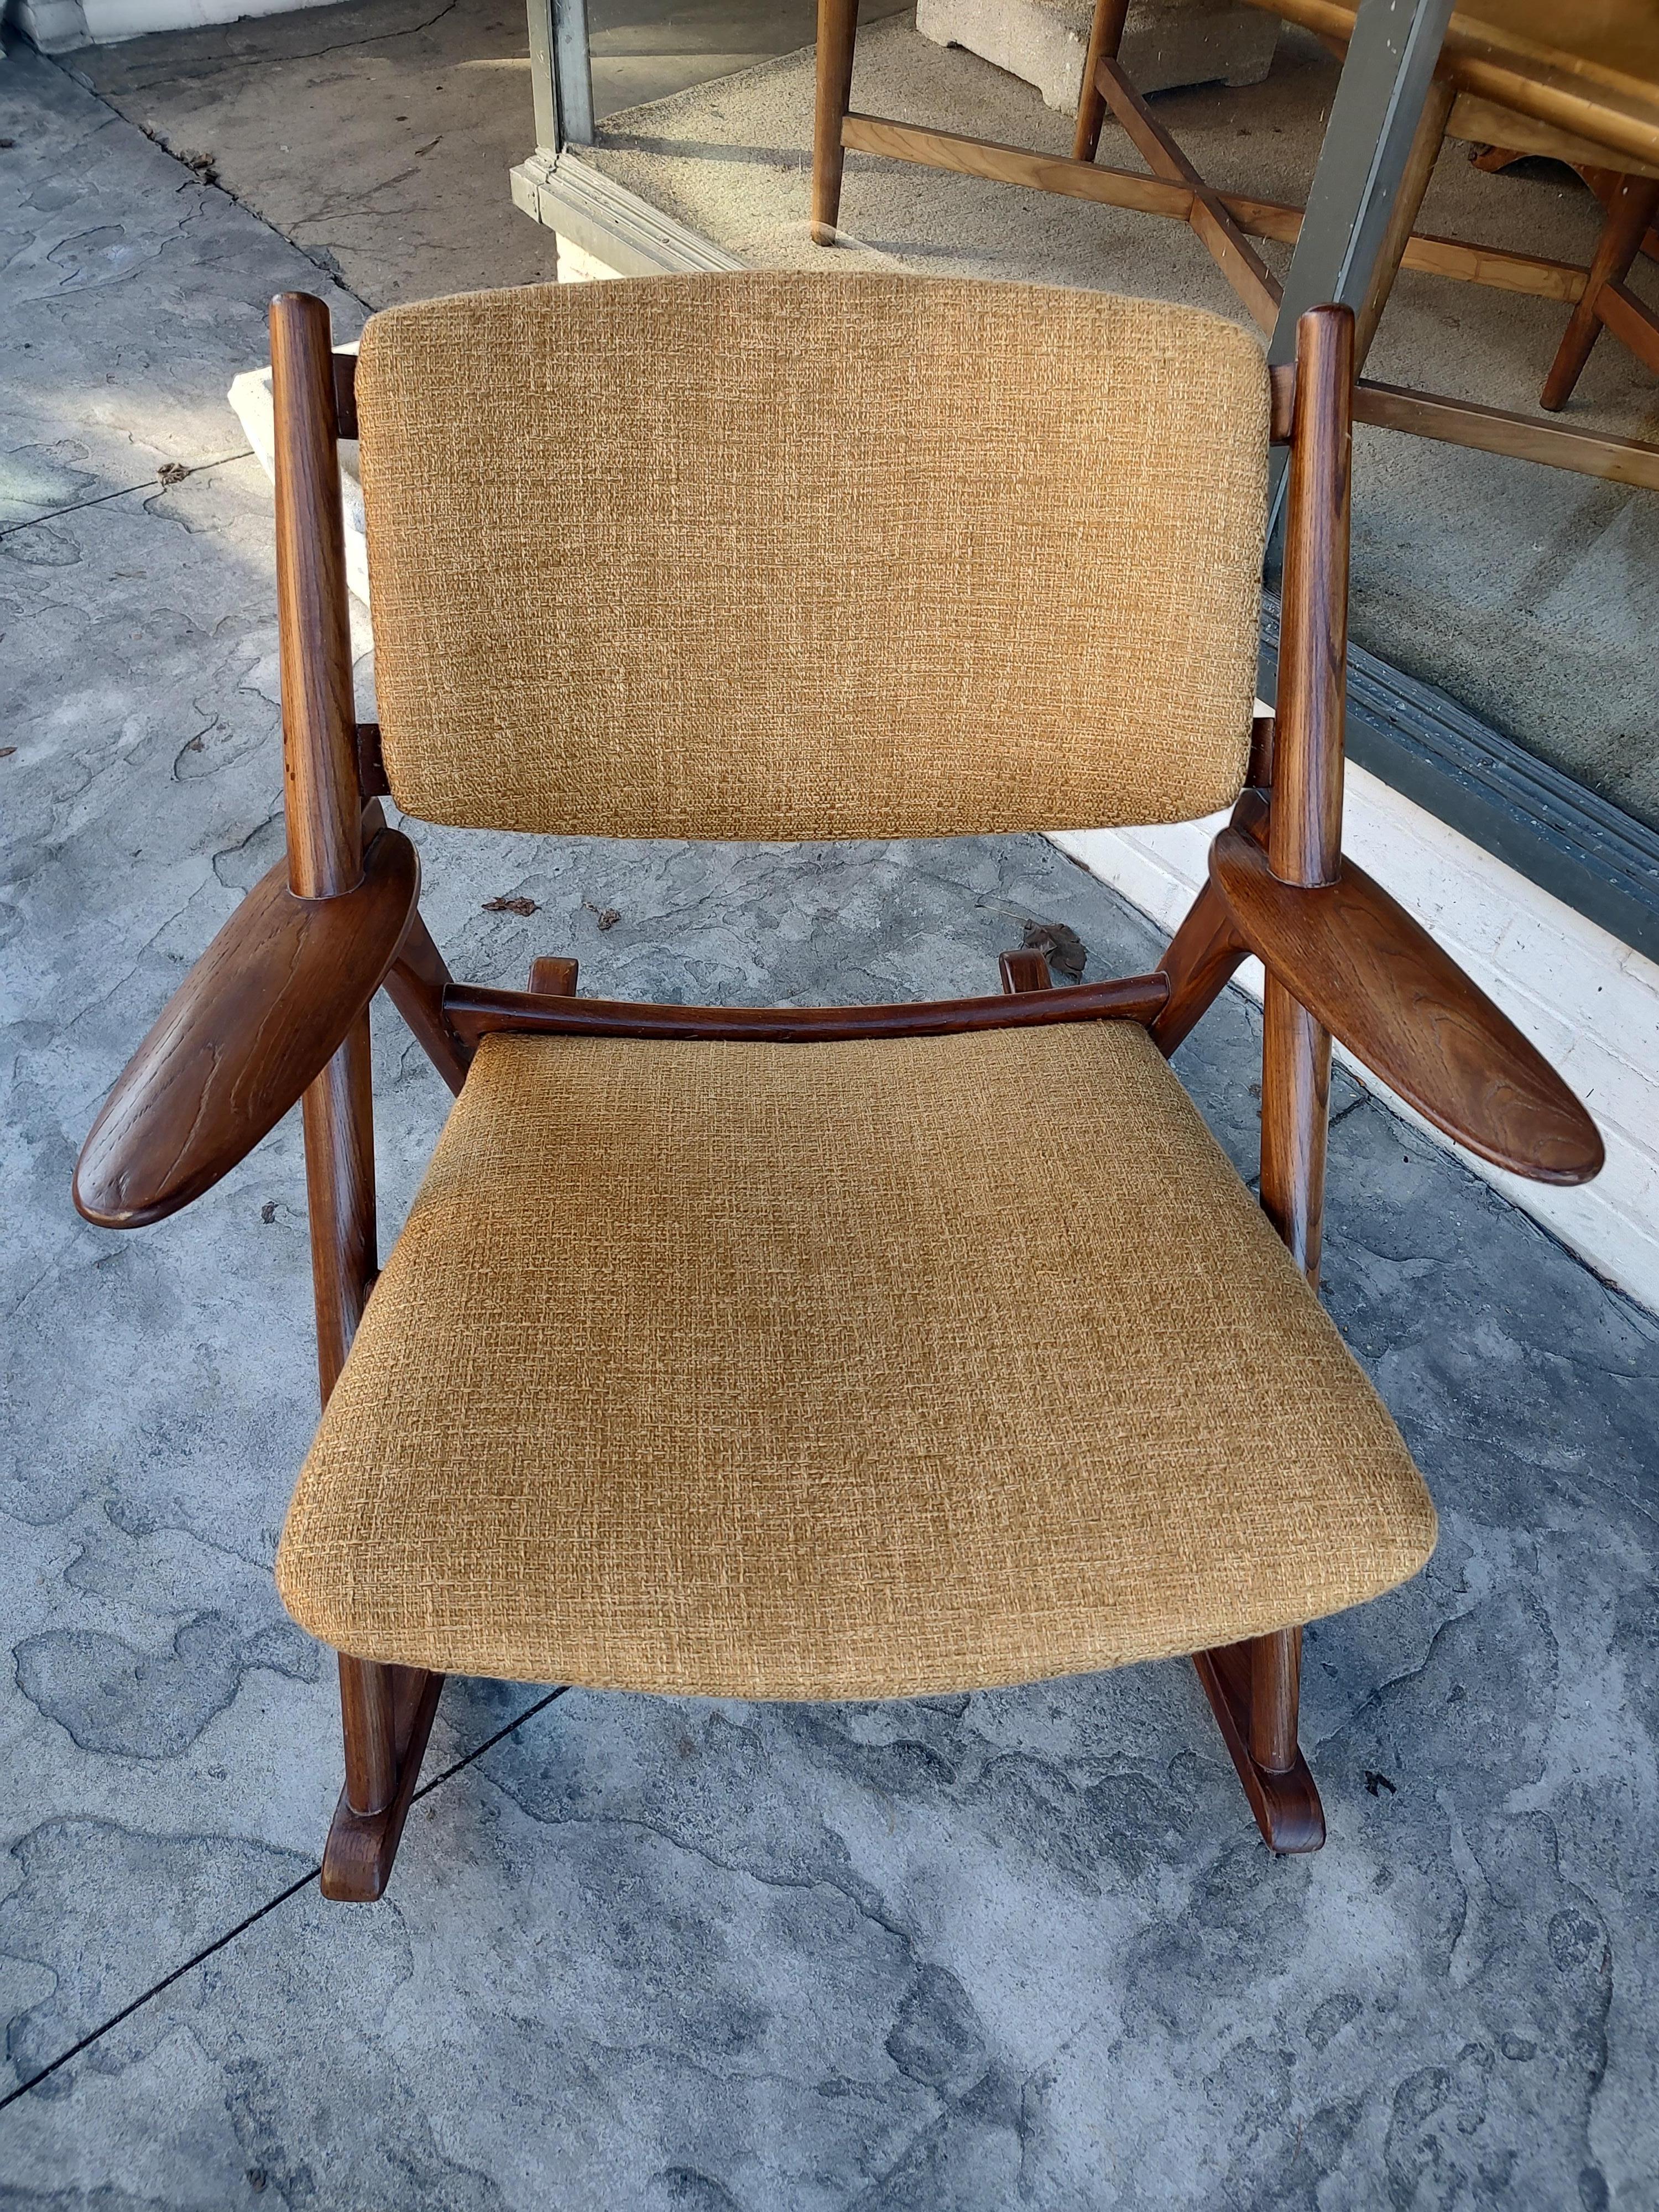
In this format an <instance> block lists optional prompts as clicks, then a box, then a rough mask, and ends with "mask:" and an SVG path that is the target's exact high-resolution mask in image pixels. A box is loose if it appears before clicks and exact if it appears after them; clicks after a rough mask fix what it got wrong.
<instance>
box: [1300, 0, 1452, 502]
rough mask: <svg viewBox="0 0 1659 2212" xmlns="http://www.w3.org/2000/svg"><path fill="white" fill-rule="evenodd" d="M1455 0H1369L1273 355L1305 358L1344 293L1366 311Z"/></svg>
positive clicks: (1322, 156) (1346, 302)
mask: <svg viewBox="0 0 1659 2212" xmlns="http://www.w3.org/2000/svg"><path fill="white" fill-rule="evenodd" d="M1452 5H1453V0H1359V9H1358V14H1357V15H1356V16H1355V18H1354V27H1353V36H1352V39H1350V40H1349V41H1348V52H1347V58H1346V60H1345V61H1344V63H1343V64H1342V75H1341V76H1340V79H1339V80H1338V82H1337V88H1336V97H1335V99H1334V100H1333V101H1332V103H1331V114H1330V120H1329V122H1328V124H1327V125H1326V126H1325V143H1324V144H1323V145H1322V147H1321V149H1320V152H1319V166H1318V167H1317V168H1316V170H1315V172H1314V180H1313V188H1312V190H1311V191H1310V193H1309V195H1308V212H1307V214H1306V216H1304V219H1303V223H1302V232H1301V235H1300V236H1299V237H1298V238H1297V242H1296V251H1295V252H1294V253H1293V254H1292V255H1291V265H1290V269H1289V271H1288V273H1287V274H1286V276H1285V296H1284V300H1283V302H1282V303H1281V305H1280V307H1279V320H1278V322H1277V323H1276V324H1275V325H1273V337H1272V338H1271V339H1270V340H1269V342H1268V345H1267V358H1268V360H1269V361H1271V362H1289V361H1294V360H1295V358H1296V326H1297V321H1298V320H1299V319H1300V318H1301V317H1302V316H1303V315H1304V313H1306V312H1307V310H1308V309H1309V308H1310V307H1323V306H1324V305H1325V304H1326V303H1327V302H1328V301H1335V302H1337V303H1339V304H1340V305H1341V306H1343V307H1352V309H1353V310H1354V312H1355V313H1356V314H1359V313H1362V312H1363V310H1364V306H1365V302H1366V300H1367V298H1368V297H1369V295H1370V288H1371V279H1372V276H1373V275H1374V274H1375V272H1376V265H1377V263H1378V260H1379V258H1381V255H1382V252H1383V245H1384V243H1385V240H1386V239H1387V235H1388V229H1389V217H1390V216H1391V215H1392V213H1393V211H1394V204H1395V198H1396V197H1397V196H1398V194H1399V191H1400V185H1401V179H1402V178H1403V177H1404V175H1405V173H1406V167H1407V162H1408V161H1409V160H1410V157H1411V151H1412V145H1413V140H1414V139H1415V137H1416V136H1417V129H1418V125H1419V121H1420V120H1421V118H1422V114H1423V108H1424V103H1425V101H1426V100H1427V98H1428V95H1429V88H1430V86H1431V84H1432V83H1433V82H1434V71H1435V64H1437V62H1438V60H1439V58H1440V48H1441V45H1442V43H1443V40H1444V39H1445V35H1446V26H1447V24H1448V23H1449V21H1450V20H1451V12H1452ZM1289 458H1290V457H1289V454H1288V453H1287V452H1286V450H1285V448H1284V447H1274V448H1273V454H1272V459H1271V468H1272V476H1271V478H1270V483H1271V488H1272V497H1273V506H1272V520H1271V526H1270V529H1269V542H1270V544H1276V543H1277V541H1278V538H1279V532H1280V529H1281V526H1282V520H1283V513H1284V504H1285V469H1286V467H1287V465H1288V463H1289Z"/></svg>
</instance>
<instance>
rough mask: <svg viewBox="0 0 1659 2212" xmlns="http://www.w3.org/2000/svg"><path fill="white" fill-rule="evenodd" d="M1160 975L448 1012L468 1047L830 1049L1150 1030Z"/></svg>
mask: <svg viewBox="0 0 1659 2212" xmlns="http://www.w3.org/2000/svg"><path fill="white" fill-rule="evenodd" d="M1168 994H1169V984H1168V983H1167V981H1165V979H1164V977H1163V976H1162V975H1125V976H1121V977H1119V978H1117V979H1115V981H1111V982H1105V983H1076V984H1071V985H1068V986H1066V987H1065V988H1064V989H1061V990H1048V991H1033V990H1022V991H1018V992H1006V993H1001V994H999V995H998V996H997V997H995V998H983V999H924V1000H916V1001H915V1003H906V1004H903V1005H899V1006H650V1005H647V1004H645V1003H643V1002H641V1001H636V1000H630V999H576V998H568V999H567V998H553V997H539V998H538V997H534V996H532V995H531V994H528V993H526V992H522V991H490V990H484V989H481V988H479V987H477V986H475V985H472V984H467V983H459V984H457V985H456V986H455V987H454V988H453V989H452V990H449V991H446V992H445V994H444V1014H445V1017H446V1018H447V1021H448V1022H449V1024H450V1026H451V1028H452V1029H453V1030H454V1031H455V1033H456V1035H457V1036H459V1037H460V1038H461V1039H462V1041H463V1042H465V1043H467V1044H469V1045H471V1046H474V1047H476V1046H477V1044H478V1043H479V1042H481V1040H482V1039H483V1038H484V1037H486V1036H501V1035H508V1036H611V1037H661V1038H676V1037H678V1038H682V1039H685V1040H702V1041H704V1042H707V1041H709V1040H713V1039H726V1040H728V1041H730V1042H736V1043H740V1044H827V1043H829V1042H834V1041H837V1040H840V1039H843V1038H848V1037H879V1036H950V1035H952V1034H954V1033H957V1032H960V1031H962V1030H1006V1029H1039V1028H1043V1027H1046V1026H1047V1025H1048V1024H1051V1023H1055V1022H1095V1021H1114V1020H1115V1021H1138V1022H1149V1021H1151V1020H1152V1018H1153V1016H1154V1015H1155V1014H1157V1013H1158V1012H1159V1011H1160V1009H1161V1008H1162V1006H1163V1005H1164V1000H1165V999H1166V997H1167V996H1168Z"/></svg>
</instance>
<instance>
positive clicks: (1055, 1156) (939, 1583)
mask: <svg viewBox="0 0 1659 2212" xmlns="http://www.w3.org/2000/svg"><path fill="white" fill-rule="evenodd" d="M1434 1534H1435V1519H1434V1510H1433V1507H1432V1506H1431V1504H1430V1501H1429V1498H1428V1494H1427V1492H1426V1491H1425V1488H1424V1486H1423V1484H1422V1481H1421V1480H1420V1479H1419V1475H1418V1474H1417V1473H1416V1470H1415V1469H1414V1468H1413V1465H1412V1462H1411V1461H1410V1459H1409V1457H1408V1456H1407V1452H1406V1449H1405V1446H1404V1444H1403V1443H1401V1438H1400V1437H1399V1435H1398V1433H1397V1431H1395V1427H1394V1425H1393V1424H1392V1422H1391V1421H1390V1420H1389V1416H1388V1414H1387V1413H1386V1412H1385V1411H1384V1410H1383V1407H1382V1405H1381V1403H1380V1402H1379V1401H1378V1399H1377V1398H1376V1394H1375V1393H1374V1392H1373V1391H1372V1389H1371V1388H1370V1384H1369V1383H1367V1382H1366V1380H1365V1378H1364V1376H1363V1375H1362V1374H1361V1372H1360V1370H1359V1369H1358V1366H1357V1365H1356V1364H1355V1363H1354V1361H1353V1359H1352V1357H1351V1356H1350V1354H1349V1353H1348V1352H1347V1351H1346V1348H1345V1346H1343V1344H1342V1341H1341V1340H1340V1337H1339V1336H1338V1334H1337V1332H1336V1330H1335V1328H1334V1327H1333V1325H1332V1323H1331V1322H1330V1321H1329V1320H1328V1318H1327V1316H1326V1315H1325V1313H1324V1312H1323V1310H1322V1308H1321V1306H1320V1304H1319V1303H1318V1301H1317V1299H1316V1297H1314V1296H1313V1295H1312V1293H1311V1292H1310V1291H1309V1290H1308V1288H1307V1286H1306V1285H1305V1284H1304V1281H1303V1279H1302V1278H1301V1276H1300V1275H1299V1274H1298V1273H1297V1269H1296V1267H1294V1265H1293V1264H1292V1263H1291V1260H1290V1258H1289V1256H1288V1255H1287V1254H1286V1253H1285V1250H1284V1249H1283V1248H1282V1247H1281V1246H1280V1244H1279V1243H1278V1241H1277V1239H1276V1238H1275V1237H1274V1236H1273V1231H1272V1230H1271V1228H1270V1226H1269V1225H1268V1224H1267V1221H1266V1219H1265V1218H1263V1216H1262V1215H1261V1212H1260V1211H1259V1209H1258V1208H1257V1206H1255V1203H1254V1201H1253V1200H1252V1199H1251V1198H1250V1195H1249V1193H1248V1191H1247V1190H1246V1189H1245V1188H1244V1187H1243V1184H1242V1183H1241V1182H1239V1180H1238V1178H1237V1176H1236V1174H1235V1173H1234V1171H1233V1170H1232V1168H1231V1165H1230V1164H1228V1162H1227V1160H1226V1158H1225V1156H1224V1155H1223V1154H1222V1152H1220V1150H1219V1149H1218V1146H1216V1144H1215V1142H1214V1140H1213V1139H1212V1138H1211V1137H1210V1135H1209V1133H1207V1131H1206V1129H1205V1127H1204V1125H1203V1123H1202V1122H1201V1121H1200V1119H1199V1116H1198V1115H1197V1113H1196V1111H1195V1110H1194V1108H1193V1106H1192V1105H1191V1103H1189V1101H1188V1098H1187V1096H1186V1094H1185V1092H1184V1091H1182V1088H1181V1086H1180V1085H1179V1083H1178V1082H1177V1081H1176V1078H1175V1077H1174V1075H1173V1074H1172V1073H1170V1070H1169V1068H1168V1067H1167V1066H1165V1065H1164V1061H1163V1060H1161V1059H1160V1057H1159V1056H1158V1052H1157V1051H1156V1049H1155V1048H1154V1047H1153V1046H1152V1043H1151V1042H1150V1040H1149V1038H1148V1037H1147V1036H1146V1031H1145V1030H1143V1029H1142V1028H1141V1027H1139V1025H1138V1024H1134V1023H1133V1022H1127V1021H1126V1022H1103V1023H1096V1024H1087V1025H1079V1026H1073V1027H1055V1028H1048V1029H1038V1030H1001V1031H995V1032H991V1033H987V1034H980V1035H967V1036H944V1037H932V1038H925V1039H904V1040H888V1039H884V1040H879V1041H875V1042H843V1043H827V1044H803V1045H788V1044H782V1045H770V1044H758V1045H750V1044H732V1043H684V1042H674V1043H660V1042H632V1041H627V1042H623V1041H608V1040H597V1039H574V1038H526V1037H516V1038H511V1039H509V1038H504V1037H498V1038H491V1039H489V1040H487V1041H486V1042H484V1044H483V1048H481V1050H480V1051H479V1053H478V1055H477V1060H476V1062H475V1064H474V1066H473V1068H472V1071H471V1075H470V1077H469V1078H468V1080H467V1084H466V1087H465V1090H464V1091H463V1092H462V1094H461V1097H460V1098H459V1102H458V1103H457V1104H456V1107H455V1109H454V1111H453V1115H452V1116H451V1119H450V1121H449V1125H448V1127H447V1129H446V1131H445V1133H444V1135H443V1138H442V1139H441V1142H440V1144H439V1146H438V1149H437V1152H436V1153H435V1157H434V1159H433V1162H432V1165H431V1168H430V1170H429V1171H428V1175H427V1177H426V1181H425V1183H424V1185H423V1187H422V1190H421V1192H420V1194H419V1196H418V1198H417V1199H416V1204H415V1206H414V1209H413V1212H411V1214H410V1218H409V1222H408V1225H407V1226H406V1227H405V1229H404V1232H403V1234H402V1236H401V1237H399V1238H398V1243H397V1244H396V1247H395V1249H393V1251H392V1255H391V1258H390V1261H389V1262H388V1264H387V1266H386V1271H385V1273H384V1274H383V1275H382V1277H381V1279H380V1283H379V1285H378V1287H377V1288H376V1290H375V1291H374V1297H373V1298H372V1300H371V1301H370V1304H369V1307H368V1312H367V1314H366V1316H365V1317H364V1319H363V1322H362V1328H361V1329H360V1330H359V1333H358V1336H357V1340H356V1346H355V1347H354V1349H353V1351H352V1353H351V1357H350V1359H349V1362H348V1364H347V1366H346V1370H345V1372H344V1374H343V1376H342V1378H341V1380H340V1382H339V1383H338V1385H337V1389H336V1390H335V1392H334V1395H333V1397H332V1399H331V1401H330V1404H329V1407H328V1409H327V1411H326V1413H325V1416H324V1419H323V1422H322V1425H321V1427H320V1429H319V1431H318V1435H317V1439H316V1443H315V1444H314V1446H313V1449H312V1452H311V1455H310V1457H309V1459H308V1460H307V1463H306V1467H305V1469H304V1472H303V1473H302V1474H301V1479H300V1483H299V1487H298V1490H297V1492H296V1493H295V1499H294V1504H293V1507H292V1510H291V1511H290V1513H289V1522H288V1527H287V1530H286V1532H285V1534H284V1535H283V1544H282V1549H281V1553H280V1556H279V1559H278V1561H277V1578H278V1582H279V1584H280V1587H281V1589H282V1593H283V1598H284V1600H285V1601H286V1602H287V1604H288V1606H289V1610H290V1611H291V1612H292V1613H293V1614H294V1616H295V1619H296V1620H299V1621H300V1622H301V1625H302V1626H305V1627H306V1628H307V1629H309V1630H310V1631H311V1632H313V1634H314V1635H316V1636H318V1637H319V1638H322V1639H323V1640H324V1641H325V1642H327V1643H329V1644H335V1645H337V1646H338V1647H340V1648H341V1649H343V1650H347V1651H350V1652H353V1653H356V1654H357V1655H358V1656H363V1657H367V1658H373V1659H381V1660H388V1661H398V1662H404V1663H406V1664H410V1665H415V1666H421V1667H429V1668H440V1669H443V1670H445V1671H448V1672H458V1673H464V1674H486V1675H501V1676H509V1677H518V1678H520V1679H528V1680H556V1681H565V1682H577V1683H586V1684H590V1685H593V1686H611V1687H617V1688H628V1689H645V1690H661V1691H674V1692H706V1693H709V1694H714V1695H731V1696H744V1697H763V1698H834V1697H860V1698H863V1697H885V1696H890V1695H898V1694H902V1693H905V1692H920V1691H930V1690H931V1691H938V1690H945V1689H953V1688H955V1689H961V1688H968V1687H973V1686H981V1685H989V1684H994V1683H1006V1682H1013V1681H1018V1680H1035V1679H1037V1678H1040V1677H1043V1676H1048V1675H1055V1674H1068V1673H1073V1672H1077V1671H1081V1670H1085V1669H1089V1668H1103V1667H1110V1666H1115V1665H1118V1664H1121V1663H1122V1662H1125V1661H1129V1660H1137V1659H1146V1658H1150V1657H1155V1656H1160V1655H1165V1654H1171V1653H1176V1652H1185V1651H1190V1650H1198V1649H1200V1648H1203V1647H1206V1646H1209V1645H1212V1644H1220V1643H1225V1642H1229V1641H1231V1640H1233V1639H1235V1638H1240V1637H1243V1636H1247V1635H1251V1634H1255V1633H1259V1632H1262V1631H1264V1630H1267V1629H1271V1628H1276V1627H1281V1626H1289V1625H1290V1624H1291V1623H1293V1622H1298V1621H1304V1620H1310V1619H1313V1618H1315V1617H1316V1616H1318V1615H1320V1614H1323V1613H1331V1612H1333V1611H1335V1610H1337V1609H1339V1608H1340V1607H1345V1606H1350V1605H1353V1604H1355V1603H1357V1602H1358V1601H1361V1600H1363V1599H1365V1598H1369V1597H1372V1596H1374V1595H1376V1594H1377V1593H1378V1592H1379V1591H1382V1590H1384V1589H1388V1588H1389V1586H1390V1585H1391V1584H1393V1583H1398V1582H1400V1581H1401V1580H1403V1579H1404V1578H1405V1577H1407V1576H1409V1575H1411V1574H1412V1573H1413V1572H1414V1571H1416V1570H1417V1569H1418V1568H1419V1567H1420V1566H1421V1565H1423V1563H1424V1561H1425V1559H1427V1558H1428V1556H1429V1553H1430V1552H1431V1548H1432V1547H1433V1543H1434Z"/></svg>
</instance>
